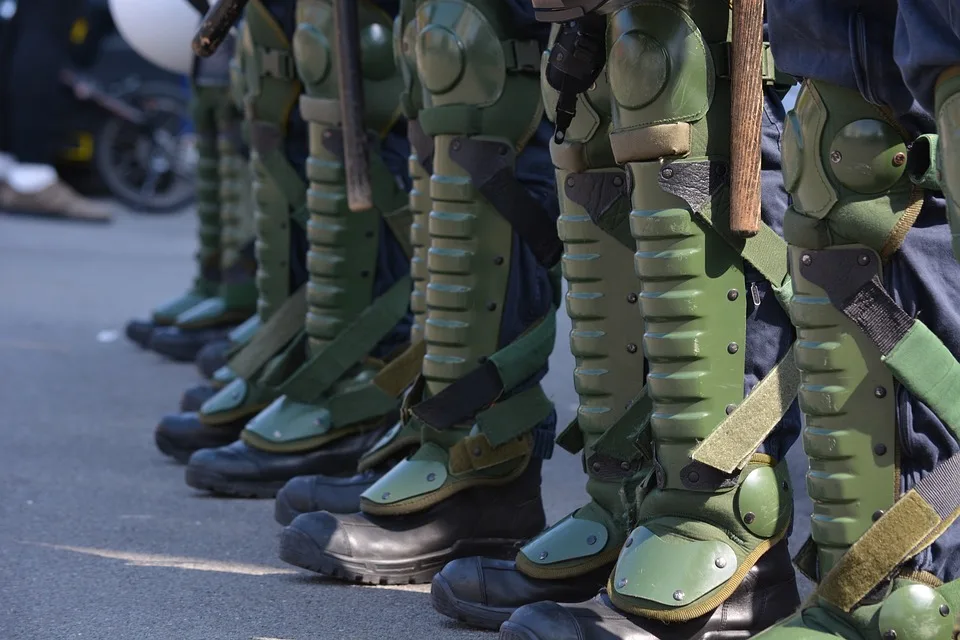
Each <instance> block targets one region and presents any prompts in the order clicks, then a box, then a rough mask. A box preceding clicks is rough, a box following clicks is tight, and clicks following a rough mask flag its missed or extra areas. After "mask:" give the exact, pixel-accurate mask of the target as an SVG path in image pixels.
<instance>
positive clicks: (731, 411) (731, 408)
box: [724, 404, 737, 415]
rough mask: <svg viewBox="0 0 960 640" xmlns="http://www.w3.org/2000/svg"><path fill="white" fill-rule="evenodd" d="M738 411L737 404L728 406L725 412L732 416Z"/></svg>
mask: <svg viewBox="0 0 960 640" xmlns="http://www.w3.org/2000/svg"><path fill="white" fill-rule="evenodd" d="M736 410H737V405H735V404H728V405H727V408H726V409H724V411H725V412H726V413H727V415H730V414H731V413H733V412H734V411H736Z"/></svg>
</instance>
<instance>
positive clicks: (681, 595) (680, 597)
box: [673, 589, 685, 602]
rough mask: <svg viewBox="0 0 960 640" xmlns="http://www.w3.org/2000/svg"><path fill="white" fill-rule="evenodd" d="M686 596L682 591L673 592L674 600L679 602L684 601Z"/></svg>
mask: <svg viewBox="0 0 960 640" xmlns="http://www.w3.org/2000/svg"><path fill="white" fill-rule="evenodd" d="M684 595H685V594H684V593H683V591H681V590H680V589H677V590H676V591H674V592H673V599H674V600H676V601H677V602H680V601H681V600H683V598H684Z"/></svg>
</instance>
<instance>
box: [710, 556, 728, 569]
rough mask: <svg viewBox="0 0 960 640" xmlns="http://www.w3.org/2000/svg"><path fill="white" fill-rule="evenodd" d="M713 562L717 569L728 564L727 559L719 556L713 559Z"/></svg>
mask: <svg viewBox="0 0 960 640" xmlns="http://www.w3.org/2000/svg"><path fill="white" fill-rule="evenodd" d="M713 564H714V566H715V567H716V568H717V569H723V568H724V567H725V566H727V559H726V558H717V559H716V560H714V561H713Z"/></svg>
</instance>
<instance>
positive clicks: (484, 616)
mask: <svg viewBox="0 0 960 640" xmlns="http://www.w3.org/2000/svg"><path fill="white" fill-rule="evenodd" d="M430 603H431V604H433V608H434V609H436V611H437V613H441V614H443V615H445V616H447V617H448V618H453V619H454V620H456V621H457V622H462V623H463V624H465V625H467V626H470V627H474V628H477V629H485V630H487V631H496V630H497V629H499V628H500V625H501V624H503V623H504V622H506V621H507V618H509V617H510V615H511V614H512V613H513V612H514V611H516V609H515V608H513V607H484V606H482V605H479V604H475V603H473V602H467V601H466V600H460V599H459V598H457V597H456V596H454V595H453V589H451V588H450V583H449V582H447V579H446V578H444V577H443V576H442V575H440V574H439V573H438V574H437V575H435V576H433V582H431V583H430Z"/></svg>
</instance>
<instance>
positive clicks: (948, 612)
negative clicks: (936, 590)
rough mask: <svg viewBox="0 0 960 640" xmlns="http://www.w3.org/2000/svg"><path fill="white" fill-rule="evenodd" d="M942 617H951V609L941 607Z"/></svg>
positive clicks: (944, 606) (943, 605) (945, 606)
mask: <svg viewBox="0 0 960 640" xmlns="http://www.w3.org/2000/svg"><path fill="white" fill-rule="evenodd" d="M940 615H942V616H944V617H946V616H948V615H950V607H949V606H947V605H945V604H942V605H940Z"/></svg>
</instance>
